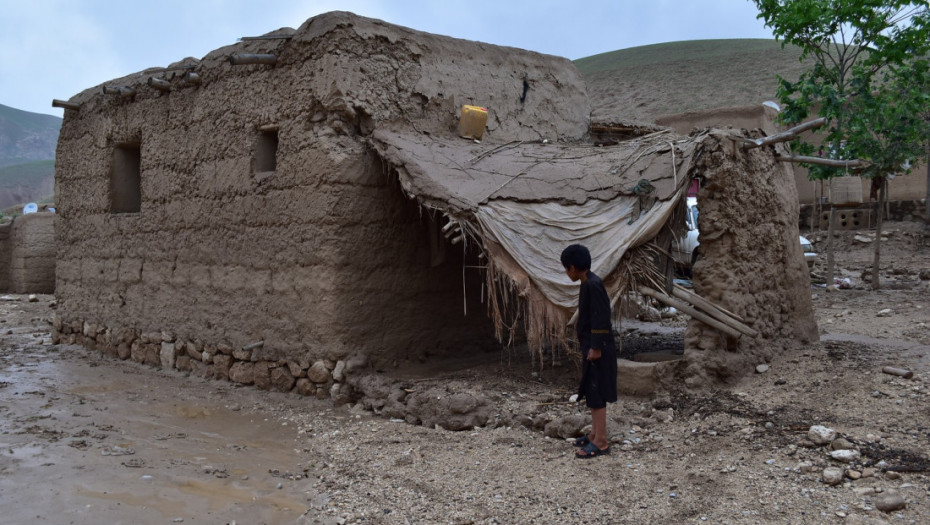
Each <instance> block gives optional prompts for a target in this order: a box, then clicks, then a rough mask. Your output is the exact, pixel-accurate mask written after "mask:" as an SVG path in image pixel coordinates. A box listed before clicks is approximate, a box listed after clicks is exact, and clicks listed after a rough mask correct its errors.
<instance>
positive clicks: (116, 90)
mask: <svg viewBox="0 0 930 525" xmlns="http://www.w3.org/2000/svg"><path fill="white" fill-rule="evenodd" d="M103 94H104V95H119V96H121V97H131V96H133V95H135V94H136V90H135V89H133V88H131V87H128V86H103Z"/></svg>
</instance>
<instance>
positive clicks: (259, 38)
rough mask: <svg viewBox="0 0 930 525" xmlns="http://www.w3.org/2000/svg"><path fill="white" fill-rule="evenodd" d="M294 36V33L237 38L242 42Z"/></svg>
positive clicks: (282, 38) (287, 38)
mask: <svg viewBox="0 0 930 525" xmlns="http://www.w3.org/2000/svg"><path fill="white" fill-rule="evenodd" d="M292 38H294V35H268V36H244V37H242V38H240V39H239V40H240V41H242V42H248V41H250V40H290V39H292Z"/></svg>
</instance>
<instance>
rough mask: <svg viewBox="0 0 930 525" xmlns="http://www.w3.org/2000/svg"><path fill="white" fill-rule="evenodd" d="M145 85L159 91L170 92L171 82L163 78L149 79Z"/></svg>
mask: <svg viewBox="0 0 930 525" xmlns="http://www.w3.org/2000/svg"><path fill="white" fill-rule="evenodd" d="M147 84H148V85H149V86H151V87H153V88H155V89H157V90H159V91H171V82H168V81H167V80H165V79H163V78H155V77H149V79H148V82H147Z"/></svg>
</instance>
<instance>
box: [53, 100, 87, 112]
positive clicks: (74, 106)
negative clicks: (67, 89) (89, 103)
mask: <svg viewBox="0 0 930 525" xmlns="http://www.w3.org/2000/svg"><path fill="white" fill-rule="evenodd" d="M52 107H53V108H64V109H73V110H75V111H77V110H79V109H81V106H79V105H78V104H73V103H71V102H66V101H64V100H58V99H57V98H53V99H52Z"/></svg>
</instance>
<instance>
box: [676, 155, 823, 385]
mask: <svg viewBox="0 0 930 525" xmlns="http://www.w3.org/2000/svg"><path fill="white" fill-rule="evenodd" d="M712 140H718V141H719V140H720V139H719V138H714V139H712ZM706 145H707V149H705V152H704V153H705V154H704V156H703V157H702V158H701V160H700V162H701V163H703V168H704V176H703V180H702V185H701V190H700V193H699V196H698V199H699V202H698V206H699V208H700V214H699V216H698V228H699V229H700V231H701V237H700V247H699V253H700V259H699V260H698V262H697V263H696V264H695V267H694V270H693V273H694V277H693V284H694V290H695V292H697V293H698V294H699V295H701V296H702V297H705V298H707V299H709V300H710V301H712V302H714V303H716V304H719V305H721V306H723V307H724V308H726V309H728V310H729V311H731V312H733V313H735V314H737V315H739V316H741V317H742V318H744V319H745V320H747V322H748V324H749V326H751V327H752V328H753V329H755V330H757V331H758V332H759V336H758V337H756V338H752V337H749V336H742V337H741V338H740V339H738V340H733V339H732V338H729V337H728V336H726V335H724V334H722V333H720V332H719V331H717V330H716V329H713V328H711V327H709V326H707V325H705V324H704V323H701V322H700V321H696V320H692V321H690V322H689V325H688V329H687V331H686V333H685V348H686V349H687V351H686V353H685V358H684V359H683V360H682V363H679V364H678V365H677V366H678V368H679V370H678V372H677V373H676V375H679V374H681V375H683V376H684V379H685V384H686V385H688V386H692V387H694V386H699V385H701V384H704V383H705V382H707V381H711V382H719V381H728V380H733V379H735V378H737V377H739V376H742V375H745V374H746V373H747V372H749V371H750V370H752V368H753V367H754V366H756V364H758V363H761V362H766V361H768V360H770V359H771V358H772V356H773V355H774V354H775V353H778V352H781V351H784V350H785V349H786V348H787V347H790V346H792V345H806V344H809V343H811V342H814V341H816V340H817V325H816V323H815V322H814V316H813V306H812V303H811V296H810V277H809V275H808V271H807V267H806V265H805V262H804V259H803V255H802V253H801V247H800V243H799V242H798V235H799V233H798V229H797V217H798V206H799V205H798V199H797V190H796V189H795V185H794V183H793V180H792V175H791V172H790V171H789V170H786V169H784V167H783V166H782V165H780V164H779V163H778V162H776V161H775V160H774V158H773V156H772V155H771V154H770V153H769V152H765V151H760V150H759V149H753V150H748V151H740V150H738V149H737V148H736V147H735V143H734V142H732V141H729V140H723V141H719V142H717V143H716V144H713V143H712V142H708V143H706ZM698 171H701V166H699V167H698ZM773 305H777V306H773Z"/></svg>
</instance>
